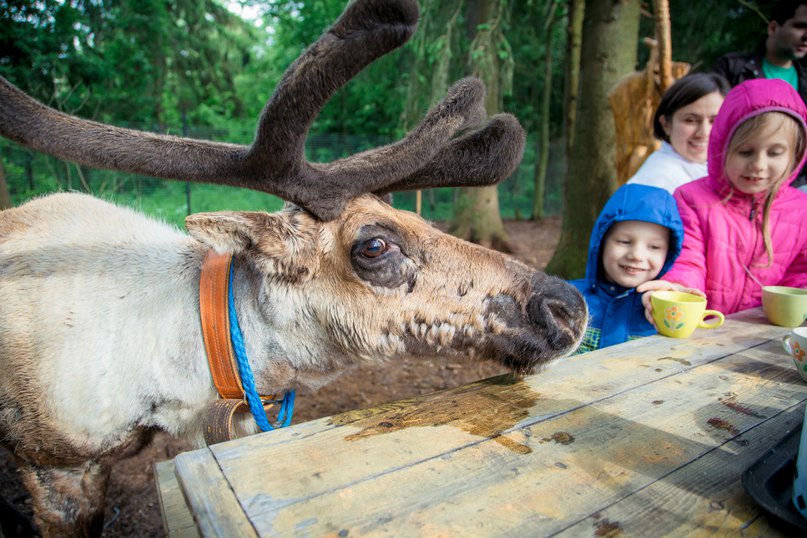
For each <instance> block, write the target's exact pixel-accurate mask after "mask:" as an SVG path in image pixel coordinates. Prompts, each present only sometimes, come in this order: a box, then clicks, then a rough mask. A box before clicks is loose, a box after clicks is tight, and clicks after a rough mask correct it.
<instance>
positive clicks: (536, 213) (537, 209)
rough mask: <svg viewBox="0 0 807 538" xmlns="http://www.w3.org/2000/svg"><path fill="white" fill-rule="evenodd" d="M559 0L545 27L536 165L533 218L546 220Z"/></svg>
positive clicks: (551, 3) (551, 9)
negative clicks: (545, 193) (554, 47)
mask: <svg viewBox="0 0 807 538" xmlns="http://www.w3.org/2000/svg"><path fill="white" fill-rule="evenodd" d="M556 4H557V0H550V6H549V16H548V17H547V19H546V24H545V25H544V32H545V33H546V55H545V59H544V92H543V96H542V97H541V135H540V139H539V141H538V157H537V161H538V162H537V163H536V165H535V192H534V194H533V199H532V218H533V220H535V221H539V222H540V221H541V220H543V218H544V192H545V188H546V171H547V169H548V168H549V123H550V122H549V105H550V98H551V97H552V34H553V32H552V26H553V25H554V23H555V10H556Z"/></svg>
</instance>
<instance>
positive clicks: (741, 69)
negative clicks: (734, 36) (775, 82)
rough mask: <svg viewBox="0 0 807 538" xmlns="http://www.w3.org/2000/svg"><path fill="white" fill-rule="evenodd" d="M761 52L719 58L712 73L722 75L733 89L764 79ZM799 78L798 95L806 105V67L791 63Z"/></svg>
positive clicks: (738, 53) (727, 55)
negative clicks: (757, 79) (747, 81)
mask: <svg viewBox="0 0 807 538" xmlns="http://www.w3.org/2000/svg"><path fill="white" fill-rule="evenodd" d="M762 58H763V53H762V52H730V53H729V54H726V55H724V56H721V57H720V58H718V59H717V61H716V62H715V65H714V66H713V67H712V72H714V73H717V74H719V75H723V76H724V77H725V78H726V80H728V81H729V84H730V85H731V86H732V87H734V86H736V85H737V84H740V83H741V82H745V81H746V80H750V79H752V78H764V77H765V74H764V73H763V72H762ZM793 65H795V66H796V73H797V75H798V77H799V95H801V100H802V101H804V102H805V103H807V66H806V65H804V64H803V63H802V62H800V61H795V62H793Z"/></svg>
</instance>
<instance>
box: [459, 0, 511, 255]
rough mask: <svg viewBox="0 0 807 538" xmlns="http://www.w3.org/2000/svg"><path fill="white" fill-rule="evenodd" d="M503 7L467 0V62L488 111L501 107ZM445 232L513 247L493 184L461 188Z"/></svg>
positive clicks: (494, 1) (494, 0) (489, 0)
mask: <svg viewBox="0 0 807 538" xmlns="http://www.w3.org/2000/svg"><path fill="white" fill-rule="evenodd" d="M506 11H507V0H470V1H469V2H468V12H467V13H468V18H467V20H468V32H469V36H470V37H471V39H472V40H473V43H472V44H471V48H470V53H469V59H468V65H469V67H470V71H471V74H472V75H473V76H475V77H479V78H480V79H481V80H482V82H484V83H485V87H486V88H487V97H486V99H485V109H486V110H487V113H488V115H493V114H496V113H497V112H499V111H500V110H501V100H502V87H501V82H502V78H503V77H502V73H501V70H502V59H501V58H500V57H499V51H500V50H501V47H499V44H500V43H501V41H499V40H504V35H503V33H502V32H503V30H502V25H503V23H504V21H503V20H502V19H503V17H504V15H505V14H506ZM482 24H484V25H485V27H484V29H480V28H479V26H480V25H482ZM510 60H512V56H511V58H510ZM449 233H451V234H453V235H456V236H457V237H460V238H462V239H465V240H468V241H472V242H474V243H478V244H480V245H482V246H485V247H488V248H493V249H496V250H500V251H502V252H512V251H513V248H512V246H511V244H510V240H509V238H508V237H507V233H506V232H505V230H504V223H503V222H502V217H501V214H500V213H499V193H498V188H497V187H496V186H495V185H494V186H492V187H480V188H465V189H462V200H461V201H460V203H459V205H458V207H457V211H456V213H455V216H454V221H453V222H452V224H451V226H450V227H449Z"/></svg>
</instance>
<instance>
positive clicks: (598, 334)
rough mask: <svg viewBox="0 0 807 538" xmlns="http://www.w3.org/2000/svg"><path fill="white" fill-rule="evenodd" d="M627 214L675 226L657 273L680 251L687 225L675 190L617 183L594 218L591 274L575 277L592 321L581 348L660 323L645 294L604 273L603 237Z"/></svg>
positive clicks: (604, 343) (645, 330) (616, 341)
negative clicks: (649, 312)
mask: <svg viewBox="0 0 807 538" xmlns="http://www.w3.org/2000/svg"><path fill="white" fill-rule="evenodd" d="M624 220H641V221H645V222H653V223H655V224H660V225H662V226H665V227H667V228H669V229H670V230H671V234H670V248H669V251H668V252H667V260H666V261H665V262H664V267H663V268H662V269H661V272H660V273H659V275H658V276H657V277H656V278H661V277H662V276H663V275H664V273H666V272H667V270H668V269H669V268H670V267H671V266H672V264H673V262H674V261H675V259H676V258H677V257H678V255H679V254H680V253H681V247H682V245H683V243H684V225H683V223H682V222H681V217H680V215H679V214H678V206H677V205H676V202H675V199H674V198H673V197H672V195H671V194H670V193H668V192H667V191H666V190H664V189H660V188H658V187H650V186H647V185H635V184H628V185H623V186H622V187H620V188H619V189H617V191H616V192H615V193H614V194H613V196H611V198H610V199H609V200H608V202H607V203H606V204H605V207H603V209H602V212H600V216H599V217H598V218H597V222H596V223H595V224H594V230H593V231H592V233H591V241H590V243H589V249H588V262H587V263H586V277H585V278H584V279H580V280H573V281H572V282H571V283H572V284H573V285H574V286H575V287H577V289H578V290H580V292H581V293H582V294H583V297H585V299H586V304H587V305H588V310H589V327H588V329H587V330H586V336H585V337H584V339H583V343H582V344H581V346H580V348H579V349H578V353H581V352H583V351H591V350H593V349H598V348H601V347H607V346H612V345H614V344H620V343H622V342H625V341H627V340H629V339H631V338H637V337H640V336H649V335H651V334H656V329H655V328H654V327H653V325H651V324H650V322H648V321H647V319H645V317H644V307H643V306H642V297H641V294H638V293H636V288H623V287H622V286H619V285H618V284H614V283H611V282H608V281H606V280H605V278H604V274H603V270H602V264H601V263H600V247H601V245H602V240H603V238H604V237H605V234H606V232H608V230H609V229H610V228H611V226H613V225H614V223H616V222H621V221H624Z"/></svg>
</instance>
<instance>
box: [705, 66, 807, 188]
mask: <svg viewBox="0 0 807 538" xmlns="http://www.w3.org/2000/svg"><path fill="white" fill-rule="evenodd" d="M794 111H795V112H798V114H796V113H795V112H794ZM765 112H784V113H785V114H788V115H789V116H791V117H793V118H795V119H796V121H798V122H799V123H800V124H801V128H802V130H803V131H804V132H805V133H807V123H806V122H807V108H805V106H804V101H802V99H801V96H799V94H798V93H796V90H794V89H793V87H792V86H791V85H790V84H788V83H787V82H785V81H783V80H779V79H752V80H748V81H746V82H743V83H742V84H740V85H738V86H736V87H735V88H733V89H732V90H731V91H730V92H729V94H728V95H727V96H726V100H725V101H723V105H722V106H721V107H720V112H719V113H718V114H717V118H715V123H714V125H713V126H712V132H711V134H710V135H709V161H708V170H709V177H710V178H711V180H712V182H713V187H714V188H715V190H717V191H718V192H723V193H726V194H727V193H728V191H727V189H731V188H732V187H731V183H730V182H729V180H728V179H727V178H726V176H725V174H724V173H723V169H724V165H725V163H726V153H727V151H728V148H729V143H730V142H731V137H732V136H734V131H736V130H737V127H739V126H740V124H741V123H742V122H744V121H745V120H747V119H748V118H751V117H753V116H757V115H759V114H763V113H765ZM805 155H807V154H802V156H801V159H800V161H799V165H798V166H797V167H796V169H795V170H794V171H793V173H792V174H791V175H790V177H789V178H788V179H787V180H786V181H785V183H784V185H790V184H791V183H793V180H794V179H796V176H797V175H798V173H799V170H801V167H802V166H803V165H804V159H805ZM737 194H739V193H737Z"/></svg>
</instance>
